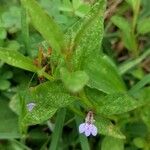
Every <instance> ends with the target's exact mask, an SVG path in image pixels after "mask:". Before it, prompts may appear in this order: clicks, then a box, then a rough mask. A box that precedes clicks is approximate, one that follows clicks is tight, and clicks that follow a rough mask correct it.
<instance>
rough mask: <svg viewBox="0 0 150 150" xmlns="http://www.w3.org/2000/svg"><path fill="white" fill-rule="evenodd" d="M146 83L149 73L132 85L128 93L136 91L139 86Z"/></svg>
mask: <svg viewBox="0 0 150 150" xmlns="http://www.w3.org/2000/svg"><path fill="white" fill-rule="evenodd" d="M147 84H150V74H147V75H145V76H144V77H143V78H142V79H141V80H140V81H139V82H138V83H136V84H135V85H134V86H132V88H131V89H130V91H129V92H130V93H135V92H138V91H139V90H140V89H141V88H143V87H144V86H145V85H147Z"/></svg>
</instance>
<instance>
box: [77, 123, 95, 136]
mask: <svg viewBox="0 0 150 150" xmlns="http://www.w3.org/2000/svg"><path fill="white" fill-rule="evenodd" d="M79 132H80V133H84V134H85V135H86V136H89V135H90V134H92V135H93V136H96V135H97V127H96V126H95V125H93V124H89V123H82V124H80V126H79Z"/></svg>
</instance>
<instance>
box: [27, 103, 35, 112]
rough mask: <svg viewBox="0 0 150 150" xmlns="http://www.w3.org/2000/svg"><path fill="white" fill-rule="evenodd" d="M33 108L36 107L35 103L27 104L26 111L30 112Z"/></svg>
mask: <svg viewBox="0 0 150 150" xmlns="http://www.w3.org/2000/svg"><path fill="white" fill-rule="evenodd" d="M35 106H36V104H35V103H29V104H27V109H28V111H32V110H33V108H34V107H35Z"/></svg>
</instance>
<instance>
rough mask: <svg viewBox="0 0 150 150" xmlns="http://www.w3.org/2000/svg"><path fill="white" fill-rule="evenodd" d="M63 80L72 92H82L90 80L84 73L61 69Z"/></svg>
mask: <svg viewBox="0 0 150 150" xmlns="http://www.w3.org/2000/svg"><path fill="white" fill-rule="evenodd" d="M60 73H61V79H62V81H63V82H64V84H65V86H66V88H67V89H69V90H70V91H71V92H78V91H80V90H81V89H82V88H83V87H84V86H85V85H86V83H87V82H88V80H89V78H88V76H87V74H86V73H85V72H84V71H76V72H71V73H70V72H69V71H68V70H67V69H65V68H61V70H60Z"/></svg>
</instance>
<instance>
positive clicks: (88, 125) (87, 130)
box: [85, 123, 92, 136]
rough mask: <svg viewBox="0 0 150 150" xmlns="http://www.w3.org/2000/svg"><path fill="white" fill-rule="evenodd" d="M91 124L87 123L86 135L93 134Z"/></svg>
mask: <svg viewBox="0 0 150 150" xmlns="http://www.w3.org/2000/svg"><path fill="white" fill-rule="evenodd" d="M91 127H92V126H91V124H88V123H86V126H85V135H86V136H89V135H90V134H91Z"/></svg>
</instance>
